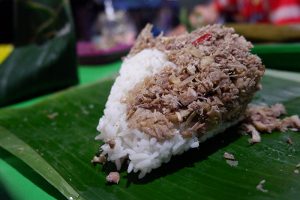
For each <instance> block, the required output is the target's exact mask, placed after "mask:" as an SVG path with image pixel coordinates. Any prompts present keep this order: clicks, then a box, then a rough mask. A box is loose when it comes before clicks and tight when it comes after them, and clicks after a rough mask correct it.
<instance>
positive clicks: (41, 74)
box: [0, 0, 78, 107]
mask: <svg viewBox="0 0 300 200" xmlns="http://www.w3.org/2000/svg"><path fill="white" fill-rule="evenodd" d="M14 5H15V16H14V21H15V24H14V27H15V30H14V31H15V37H14V38H15V41H14V45H15V46H16V48H15V49H14V51H13V52H12V54H11V55H10V56H9V57H8V58H7V59H6V60H5V61H4V63H2V64H1V65H0V107H1V106H4V105H8V104H11V103H15V102H18V101H22V100H24V99H29V98H31V97H34V96H38V95H41V94H46V93H49V92H52V91H55V90H59V89H62V88H66V87H68V86H71V85H74V84H76V83H78V76H77V61H76V52H75V35H74V28H73V22H72V18H71V14H70V10H69V4H68V1H66V0H53V1H47V0H42V1H41V0H16V1H15V2H14Z"/></svg>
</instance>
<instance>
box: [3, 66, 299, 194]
mask: <svg viewBox="0 0 300 200" xmlns="http://www.w3.org/2000/svg"><path fill="white" fill-rule="evenodd" d="M274 74H277V76H280V72H279V73H274V71H268V72H267V75H266V76H265V77H264V79H263V81H262V84H263V90H262V91H260V92H259V93H257V95H256V96H255V98H254V100H253V102H254V103H267V104H274V103H277V102H281V103H283V104H284V105H285V106H286V108H287V111H288V113H289V114H290V115H292V114H300V82H299V80H300V79H299V78H298V79H297V76H295V77H294V78H293V79H291V80H289V79H287V78H278V77H275V76H274ZM278 74H279V75H278ZM298 77H299V76H298ZM112 84H113V79H111V80H103V81H100V82H98V83H95V84H92V85H86V86H79V87H76V88H72V89H69V90H67V91H65V92H61V93H58V94H55V95H52V96H50V97H47V98H46V99H45V100H44V101H42V102H39V103H37V104H34V105H32V106H28V107H24V108H8V109H2V110H0V145H1V148H2V149H3V150H5V151H8V152H10V153H12V154H13V155H15V156H17V157H18V158H20V159H21V160H23V161H24V162H25V163H26V164H27V165H28V166H30V167H31V168H32V169H34V170H35V171H36V172H37V173H38V174H40V175H41V176H42V177H43V178H44V179H46V180H47V181H48V182H49V183H50V184H52V185H53V186H54V187H55V188H56V189H57V190H59V191H60V192H61V193H62V194H63V195H64V196H65V197H66V198H69V199H298V198H299V196H300V182H299V178H300V177H299V176H300V174H296V173H295V172H294V170H295V169H296V165H297V164H298V163H299V162H300V134H299V132H291V131H290V132H286V133H280V132H274V133H272V134H265V135H263V136H262V142H261V143H258V144H256V145H253V146H251V145H249V143H248V136H242V135H240V134H238V131H237V129H236V128H232V129H230V130H228V131H226V132H225V133H223V134H220V135H218V136H216V137H214V138H212V139H210V140H208V141H207V142H205V143H203V144H201V145H200V147H199V148H198V149H193V150H190V151H188V152H186V153H184V154H183V155H180V156H176V157H174V158H173V159H172V160H171V161H170V162H169V163H168V164H164V165H163V166H161V167H160V168H159V169H156V170H154V171H153V172H152V173H151V174H149V175H147V176H146V177H145V178H144V179H141V180H138V179H137V175H136V174H126V171H125V168H124V169H123V171H122V172H121V181H120V183H119V184H118V185H109V184H107V183H106V182H105V176H106V175H107V173H108V172H109V171H110V170H112V169H113V165H107V166H103V167H102V166H96V167H94V166H92V165H91V163H90V160H91V158H92V157H93V155H94V153H95V152H96V151H97V149H98V146H99V144H98V142H96V141H94V137H95V135H96V134H97V132H96V130H95V127H96V125H97V123H98V119H99V117H100V116H101V115H102V112H103V109H104V105H105V102H106V99H107V97H108V94H109V90H110V87H111V85H112ZM287 138H291V139H292V141H293V144H292V145H291V144H288V143H287V142H286V140H287ZM224 152H230V153H233V154H234V155H235V157H236V159H237V160H238V166H236V167H233V166H230V165H228V164H227V163H226V161H225V160H224V158H223V154H224ZM262 180H266V182H265V184H264V188H265V189H267V190H268V192H262V191H259V190H257V189H256V186H257V185H258V184H259V182H260V181H262Z"/></svg>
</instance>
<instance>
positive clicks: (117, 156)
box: [96, 49, 199, 178]
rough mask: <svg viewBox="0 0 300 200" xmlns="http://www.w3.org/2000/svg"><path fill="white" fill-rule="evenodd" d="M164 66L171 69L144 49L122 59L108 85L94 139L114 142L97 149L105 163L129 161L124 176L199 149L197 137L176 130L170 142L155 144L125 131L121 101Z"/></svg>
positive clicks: (142, 135) (159, 55) (156, 54)
mask: <svg viewBox="0 0 300 200" xmlns="http://www.w3.org/2000/svg"><path fill="white" fill-rule="evenodd" d="M166 66H175V65H174V64H173V63H171V62H169V61H168V60H167V58H166V55H165V54H164V53H163V52H161V51H159V50H152V49H145V50H143V51H141V52H139V53H138V54H136V55H134V56H132V57H130V58H126V59H125V60H124V62H123V64H122V66H121V69H120V75H119V76H118V77H117V79H116V81H115V83H114V85H113V86H112V89H111V92H110V95H109V97H108V101H107V103H106V108H105V110H104V116H103V117H102V118H101V119H100V121H99V125H98V127H97V130H98V131H99V132H101V134H99V135H98V136H97V137H96V139H97V140H102V141H104V142H108V141H110V140H114V141H115V146H114V148H110V146H109V144H107V143H106V144H104V145H102V146H101V149H102V151H103V153H104V154H105V155H107V159H108V161H112V162H114V163H115V164H116V166H117V169H118V170H119V169H120V168H121V164H122V161H123V159H124V158H127V157H128V158H129V165H128V170H127V171H128V173H130V172H132V171H133V172H138V171H140V174H139V178H142V177H143V176H144V175H145V174H146V173H149V172H150V171H151V170H152V169H154V168H157V167H159V166H160V165H161V164H162V163H163V162H168V161H169V160H170V158H171V156H172V155H176V154H180V153H182V152H184V151H186V150H188V149H189V148H195V147H198V146H199V142H198V139H197V137H192V138H188V139H187V138H183V137H182V136H181V135H180V134H179V131H176V132H175V133H174V134H175V136H174V137H172V138H171V139H170V140H166V141H161V142H159V141H157V139H156V138H153V137H152V138H151V137H150V136H149V135H147V134H145V133H143V132H141V131H139V130H137V129H130V128H128V124H127V122H126V104H125V103H122V98H123V97H124V96H125V95H126V94H127V92H128V91H130V90H131V89H132V88H133V87H134V86H135V85H136V84H137V83H138V82H140V81H142V80H143V79H144V78H145V77H147V76H149V75H153V74H155V73H158V72H159V71H160V70H162V69H163V68H165V67H166Z"/></svg>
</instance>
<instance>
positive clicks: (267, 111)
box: [243, 104, 300, 144]
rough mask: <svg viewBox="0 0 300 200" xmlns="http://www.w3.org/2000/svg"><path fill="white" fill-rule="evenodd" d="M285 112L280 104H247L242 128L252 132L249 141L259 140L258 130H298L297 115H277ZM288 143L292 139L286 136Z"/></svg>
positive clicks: (299, 123) (299, 128)
mask: <svg viewBox="0 0 300 200" xmlns="http://www.w3.org/2000/svg"><path fill="white" fill-rule="evenodd" d="M283 114H286V110H285V108H284V106H283V105H282V104H275V105H272V106H267V105H264V106H249V108H248V109H247V110H246V118H245V121H244V124H243V127H244V130H245V131H246V132H248V133H251V134H252V139H251V140H250V143H257V142H260V141H261V139H260V136H259V132H261V133H263V132H268V133H270V132H272V131H274V130H278V131H283V132H285V131H287V130H288V129H291V130H300V119H299V116H298V115H293V116H291V117H285V118H283V119H280V118H279V117H280V116H282V115H283ZM287 142H288V143H290V144H292V143H293V142H292V140H291V139H290V138H288V140H287Z"/></svg>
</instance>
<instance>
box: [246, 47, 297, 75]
mask: <svg viewBox="0 0 300 200" xmlns="http://www.w3.org/2000/svg"><path fill="white" fill-rule="evenodd" d="M251 51H252V53H254V54H257V55H258V56H259V57H260V58H261V59H262V61H263V63H264V65H265V66H266V67H267V68H272V69H281V70H287V71H296V72H300V64H299V55H300V43H285V44H284V43H277V44H276V43H275V44H256V45H254V48H253V49H252V50H251Z"/></svg>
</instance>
